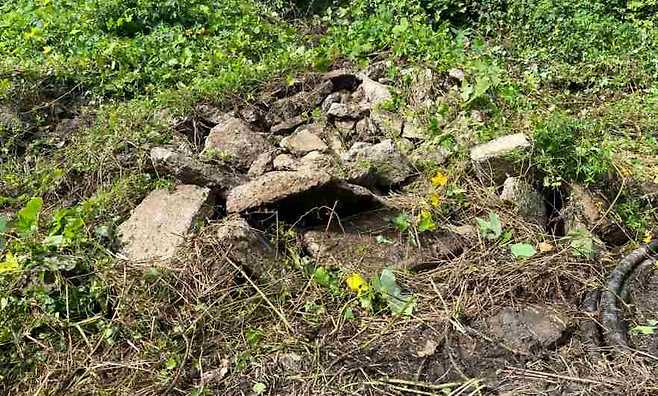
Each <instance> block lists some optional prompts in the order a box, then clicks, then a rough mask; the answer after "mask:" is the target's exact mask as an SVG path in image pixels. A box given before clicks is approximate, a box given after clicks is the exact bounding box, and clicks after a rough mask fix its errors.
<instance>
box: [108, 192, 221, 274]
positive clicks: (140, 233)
mask: <svg viewBox="0 0 658 396" xmlns="http://www.w3.org/2000/svg"><path fill="white" fill-rule="evenodd" d="M210 203H211V202H210V190H209V189H208V188H203V187H198V186H194V185H185V184H184V185H179V186H177V187H176V188H175V190H174V191H168V190H164V189H159V190H155V191H152V192H151V193H150V194H149V195H148V196H147V197H146V198H144V200H143V201H142V203H140V204H139V205H138V206H137V207H136V208H135V209H134V210H133V212H132V214H131V216H130V218H129V219H128V220H126V221H125V222H124V223H123V224H121V225H120V226H119V229H118V234H119V238H120V241H121V243H122V244H123V248H122V251H121V253H122V254H123V255H124V256H125V257H126V258H127V259H128V260H132V261H144V260H164V259H168V258H171V257H172V256H173V255H174V254H175V253H176V251H177V249H178V248H179V247H180V246H181V245H182V244H183V242H184V241H185V236H186V234H188V232H190V230H191V229H192V228H193V226H194V224H195V222H196V221H198V220H200V219H203V218H204V217H206V216H208V215H210V213H211V210H212V209H211V207H210Z"/></svg>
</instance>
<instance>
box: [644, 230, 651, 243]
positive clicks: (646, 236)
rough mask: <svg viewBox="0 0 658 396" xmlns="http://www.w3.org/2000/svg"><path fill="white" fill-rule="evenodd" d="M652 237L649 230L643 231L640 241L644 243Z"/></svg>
mask: <svg viewBox="0 0 658 396" xmlns="http://www.w3.org/2000/svg"><path fill="white" fill-rule="evenodd" d="M652 239H653V235H652V234H651V231H645V232H644V238H642V242H644V243H649V242H651V240H652Z"/></svg>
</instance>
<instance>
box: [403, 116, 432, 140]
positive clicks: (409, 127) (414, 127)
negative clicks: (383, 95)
mask: <svg viewBox="0 0 658 396" xmlns="http://www.w3.org/2000/svg"><path fill="white" fill-rule="evenodd" d="M402 137H403V138H406V139H414V140H423V139H425V138H426V137H427V136H426V135H425V131H424V130H423V128H422V127H421V126H420V125H419V124H418V122H417V121H416V120H414V119H412V118H410V117H407V118H405V120H404V126H403V128H402Z"/></svg>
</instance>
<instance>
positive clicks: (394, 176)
mask: <svg viewBox="0 0 658 396" xmlns="http://www.w3.org/2000/svg"><path fill="white" fill-rule="evenodd" d="M341 160H342V161H343V165H344V166H345V168H346V171H347V180H348V181H349V182H350V183H355V184H360V185H364V186H367V187H383V188H390V187H392V186H395V185H398V184H400V183H401V182H403V181H404V180H406V179H407V178H408V177H409V176H411V175H412V174H413V172H414V169H413V168H412V166H411V164H410V163H409V160H407V159H406V158H405V157H404V156H403V155H402V153H400V151H399V150H398V149H397V148H396V147H395V145H393V142H392V141H391V140H388V139H387V140H384V141H382V142H381V143H378V144H370V143H364V142H359V143H355V144H354V145H353V146H352V147H351V148H350V149H349V150H348V151H347V152H345V153H344V154H342V155H341Z"/></svg>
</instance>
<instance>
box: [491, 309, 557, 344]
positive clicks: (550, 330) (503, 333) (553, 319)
mask: <svg viewBox="0 0 658 396" xmlns="http://www.w3.org/2000/svg"><path fill="white" fill-rule="evenodd" d="M487 325H488V326H489V332H491V333H492V334H494V335H495V336H496V337H498V338H500V339H502V340H504V341H505V343H506V344H507V345H508V346H510V347H512V348H514V349H516V350H518V351H522V352H527V353H534V352H537V351H539V350H541V349H546V348H553V347H557V346H559V345H560V343H561V342H562V341H564V340H565V338H566V336H568V329H569V327H570V319H569V318H568V317H567V316H566V315H565V314H564V313H562V312H560V311H559V310H556V309H553V308H551V307H549V306H546V305H526V306H523V307H519V308H513V307H506V308H503V310H502V311H500V312H499V313H498V314H497V315H495V316H493V317H490V318H489V319H487Z"/></svg>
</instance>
